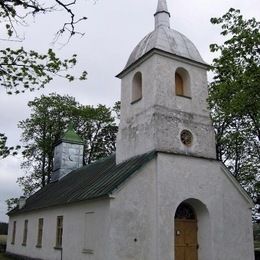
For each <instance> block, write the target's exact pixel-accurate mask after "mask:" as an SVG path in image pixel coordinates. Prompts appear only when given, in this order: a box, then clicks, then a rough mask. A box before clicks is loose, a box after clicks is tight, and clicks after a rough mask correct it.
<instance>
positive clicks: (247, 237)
mask: <svg viewBox="0 0 260 260" xmlns="http://www.w3.org/2000/svg"><path fill="white" fill-rule="evenodd" d="M236 185H237V184H236V183H233V182H232V179H230V178H228V177H227V176H226V173H224V171H223V170H222V168H221V165H220V163H219V162H217V161H215V160H207V159H200V158H192V157H187V156H182V155H172V154H171V155H170V154H163V153H159V155H158V158H157V159H156V160H154V161H152V162H150V163H149V164H148V165H147V166H146V167H144V168H143V169H142V171H141V172H139V173H137V175H136V176H134V177H133V178H131V179H130V180H129V181H128V183H127V185H126V186H124V187H122V189H121V190H120V191H119V193H118V194H116V195H115V199H114V200H113V201H111V228H110V239H109V240H110V241H111V243H110V250H109V252H110V258H109V260H162V259H163V260H177V259H174V248H175V246H174V240H175V231H174V215H175V211H176V209H177V207H178V206H179V204H180V203H182V202H183V201H186V202H188V203H189V204H190V205H192V207H193V208H194V209H195V211H196V214H197V218H198V243H199V249H198V255H199V259H200V260H209V259H210V260H223V259H227V260H245V259H247V260H253V259H254V255H253V252H254V250H253V235H252V223H251V210H250V201H249V200H248V199H247V198H245V197H244V195H242V194H241V191H239V189H240V187H239V186H236Z"/></svg>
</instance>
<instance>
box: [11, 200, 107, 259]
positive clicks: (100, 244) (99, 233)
mask: <svg viewBox="0 0 260 260" xmlns="http://www.w3.org/2000/svg"><path fill="white" fill-rule="evenodd" d="M108 208H109V200H102V201H95V202H88V203H87V202H85V203H77V204H74V205H70V206H64V207H55V208H48V209H46V210H40V211H35V212H32V213H28V214H22V215H17V216H13V217H11V218H10V221H9V224H10V225H9V230H8V233H9V236H8V242H7V251H8V252H10V253H13V254H18V255H25V256H29V257H32V258H40V259H44V260H60V259H61V253H62V260H72V259H73V260H74V259H75V260H83V259H84V260H93V259H96V260H97V259H106V256H105V254H106V252H107V250H108V248H107V246H108V244H107V243H106V238H107V236H108V227H109V225H108V214H107V212H108ZM87 212H94V214H95V233H92V234H91V236H92V241H94V244H93V245H92V247H93V248H85V247H86V246H85V245H84V244H85V242H84V240H85V239H86V234H85V213H87ZM57 216H63V241H62V248H63V251H62V252H61V251H60V250H57V249H54V246H55V241H56V223H57ZM39 218H43V219H44V226H43V241H42V248H36V243H37V232H38V219H39ZM25 219H28V238H27V245H26V246H22V245H21V244H22V239H23V228H24V220H25ZM13 221H16V239H15V244H14V245H12V244H11V238H12V228H13ZM84 249H91V250H93V254H88V253H84V252H83V251H84ZM100 249H102V250H100Z"/></svg>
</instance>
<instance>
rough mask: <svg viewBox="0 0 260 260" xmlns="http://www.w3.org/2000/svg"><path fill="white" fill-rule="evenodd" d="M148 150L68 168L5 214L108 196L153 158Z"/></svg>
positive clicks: (153, 155)
mask: <svg viewBox="0 0 260 260" xmlns="http://www.w3.org/2000/svg"><path fill="white" fill-rule="evenodd" d="M155 154H156V152H149V153H145V154H143V155H139V156H136V157H133V158H131V159H129V160H127V161H124V162H122V163H120V164H116V160H115V155H111V156H109V157H107V158H105V159H102V160H99V161H97V162H95V163H92V164H90V165H87V166H84V167H81V168H80V169H78V170H75V171H72V172H71V173H69V174H68V175H66V176H65V177H64V178H62V179H61V180H59V181H57V182H53V183H50V184H48V185H47V186H45V187H44V188H42V189H41V190H39V191H38V192H36V193H35V194H33V195H32V196H31V197H29V198H28V199H27V200H26V204H25V206H24V207H23V208H22V209H18V208H15V209H13V210H11V211H10V212H9V213H8V215H14V214H19V213H23V212H29V211H31V210H37V209H42V208H47V207H52V206H58V205H66V204H69V203H73V202H79V201H84V200H90V199H96V198H102V197H108V196H109V195H110V194H112V193H113V191H115V190H116V189H117V188H118V187H119V186H120V185H121V184H122V183H123V182H125V181H126V180H127V179H128V178H129V177H130V176H131V175H132V174H134V173H135V172H136V171H137V170H139V169H140V168H141V167H142V166H143V165H145V164H146V163H147V162H149V161H150V160H152V159H153V158H154V157H155Z"/></svg>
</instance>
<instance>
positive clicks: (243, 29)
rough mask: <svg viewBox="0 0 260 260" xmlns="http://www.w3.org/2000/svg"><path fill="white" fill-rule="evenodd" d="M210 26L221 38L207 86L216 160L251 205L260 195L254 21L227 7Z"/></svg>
mask: <svg viewBox="0 0 260 260" xmlns="http://www.w3.org/2000/svg"><path fill="white" fill-rule="evenodd" d="M211 22H212V23H213V24H217V25H220V26H221V29H222V32H221V34H222V35H223V36H224V37H225V39H226V40H225V42H224V43H223V44H222V45H218V44H212V45H211V46H210V48H211V51H212V52H217V53H218V54H219V56H218V58H215V59H214V60H213V65H212V71H213V72H214V80H213V82H212V83H211V84H210V88H209V103H210V108H211V111H212V118H213V123H214V127H215V131H216V140H217V157H218V159H219V160H222V161H223V162H224V163H225V164H226V165H227V166H228V168H229V169H230V171H231V172H232V174H233V175H234V176H235V177H236V179H237V180H238V181H239V182H240V183H241V184H242V186H243V187H244V188H245V189H246V190H247V191H248V192H249V193H250V194H251V196H252V197H253V198H254V199H255V201H257V197H259V196H260V184H259V179H260V172H259V166H260V160H259V159H260V146H259V144H260V23H259V22H258V21H256V20H255V18H252V19H248V20H246V19H244V18H243V16H242V15H241V14H240V11H239V10H235V9H233V8H231V9H230V10H229V11H228V12H227V13H226V14H225V15H223V16H222V17H221V18H212V19H211ZM258 208H259V205H257V206H256V210H257V209H258ZM254 213H256V212H254ZM255 216H257V214H256V215H255Z"/></svg>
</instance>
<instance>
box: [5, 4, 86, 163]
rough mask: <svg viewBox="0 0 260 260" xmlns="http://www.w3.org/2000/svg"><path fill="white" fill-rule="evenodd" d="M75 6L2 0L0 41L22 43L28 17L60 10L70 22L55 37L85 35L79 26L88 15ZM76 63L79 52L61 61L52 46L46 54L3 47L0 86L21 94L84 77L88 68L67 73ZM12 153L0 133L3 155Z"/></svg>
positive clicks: (8, 91) (64, 24)
mask: <svg viewBox="0 0 260 260" xmlns="http://www.w3.org/2000/svg"><path fill="white" fill-rule="evenodd" d="M76 5H77V0H73V1H71V2H69V1H68V2H66V3H64V1H60V0H50V1H47V3H46V2H45V1H41V0H13V1H10V0H3V1H0V21H1V23H0V28H1V29H2V30H1V31H2V32H4V34H3V35H1V37H0V40H2V41H3V40H8V41H10V40H11V41H17V42H18V44H19V45H20V44H21V42H22V40H23V39H22V37H21V36H20V35H19V33H18V31H17V28H18V27H20V26H25V25H27V18H29V17H30V16H34V17H35V16H37V15H39V14H46V13H50V12H55V11H61V10H63V11H64V12H65V14H67V21H66V22H65V23H62V24H61V26H60V29H59V30H58V32H57V33H56V39H58V38H59V37H60V36H62V35H65V37H67V38H68V40H69V39H70V38H71V37H72V36H74V35H76V34H80V35H81V36H82V35H83V33H82V32H78V31H77V30H76V26H77V25H78V24H79V23H80V22H81V21H84V20H86V19H87V18H86V17H77V16H76V14H75V12H74V10H73V7H75V6H76ZM6 36H7V37H6ZM76 62H77V55H76V54H74V55H73V56H72V57H71V58H68V59H64V60H62V59H60V58H59V57H58V56H57V54H56V53H55V52H54V51H53V50H52V49H49V50H48V52H47V53H44V54H41V53H39V52H37V51H35V50H25V49H24V48H23V47H18V48H16V49H11V48H6V49H0V85H1V86H2V87H4V88H5V89H6V92H7V94H13V93H15V94H18V93H20V92H24V91H25V90H30V91H34V90H35V89H39V88H43V87H45V85H46V84H48V83H49V82H51V81H52V80H53V78H54V77H55V76H60V77H63V78H65V79H67V80H69V81H73V80H74V79H76V78H77V79H80V80H85V79H86V76H87V72H86V71H83V72H82V73H81V75H78V77H75V76H74V75H71V74H69V73H67V70H69V69H71V68H72V67H74V66H75V65H76ZM16 148H18V147H16ZM10 153H11V154H16V151H15V148H14V147H10V148H8V147H7V146H6V136H5V135H4V134H0V158H1V157H5V156H7V155H9V154H10Z"/></svg>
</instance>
